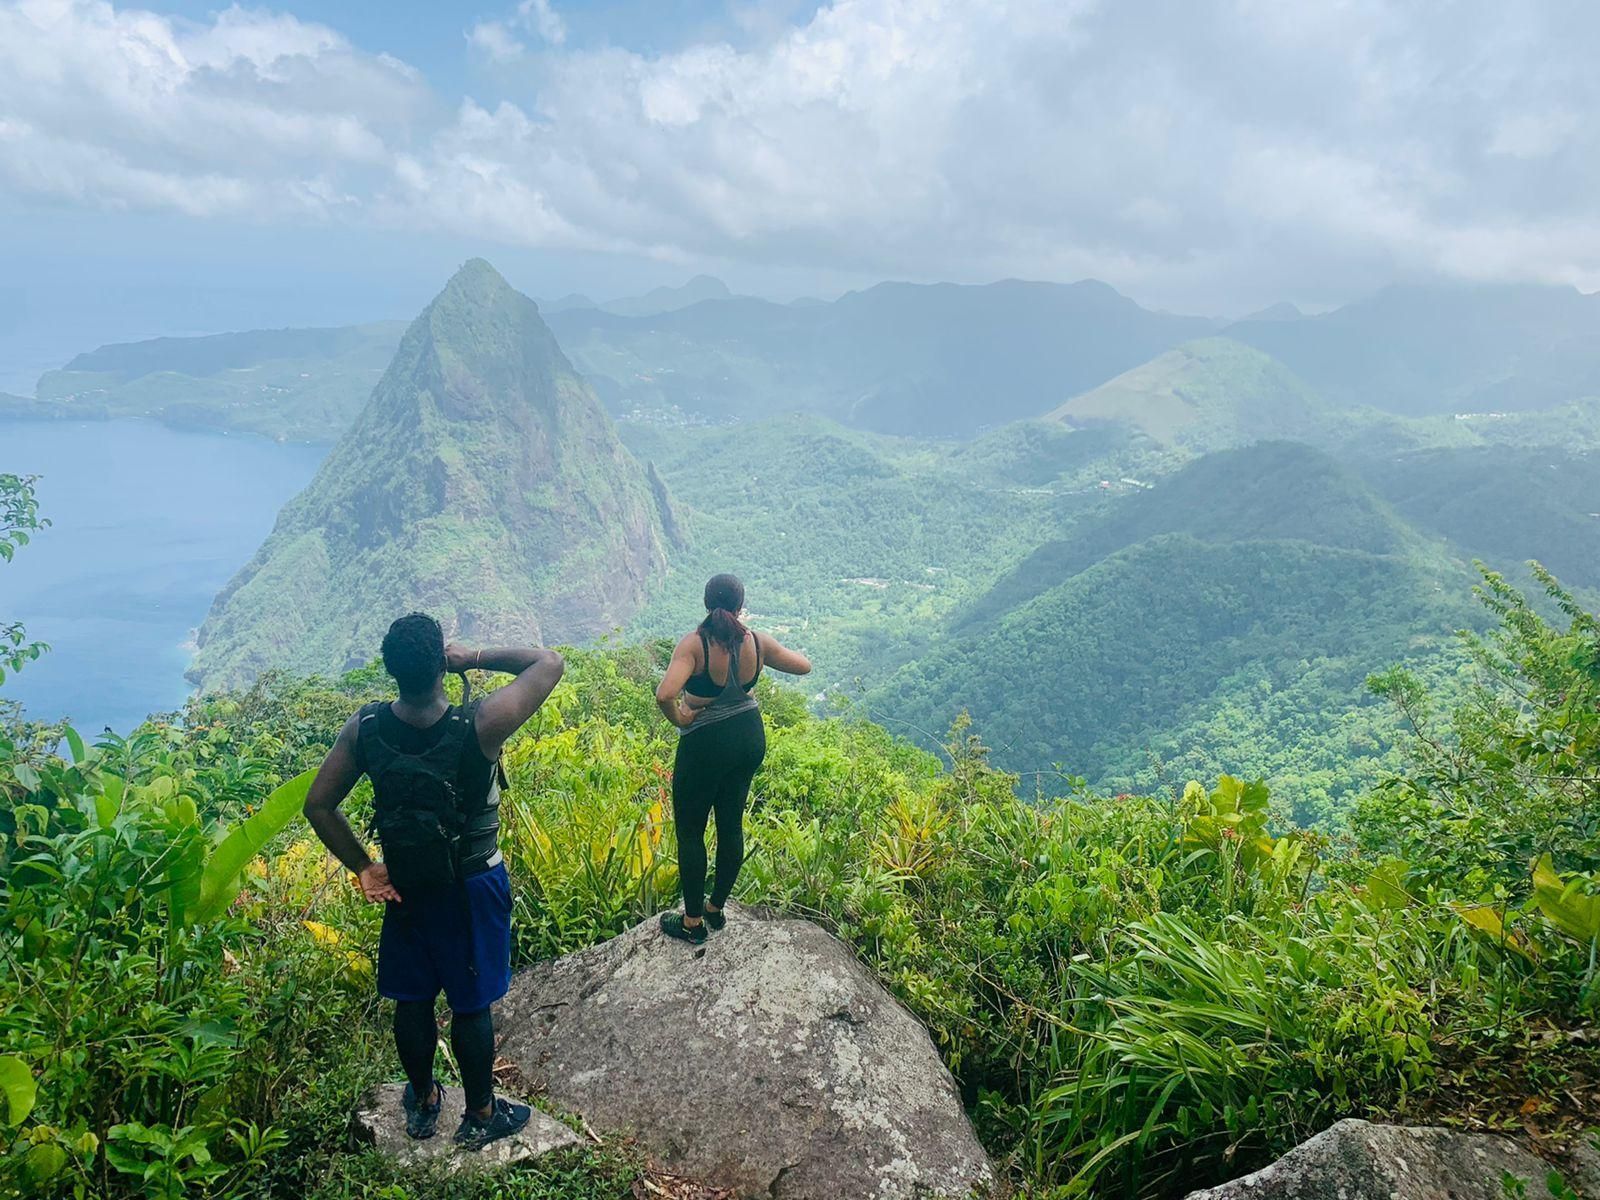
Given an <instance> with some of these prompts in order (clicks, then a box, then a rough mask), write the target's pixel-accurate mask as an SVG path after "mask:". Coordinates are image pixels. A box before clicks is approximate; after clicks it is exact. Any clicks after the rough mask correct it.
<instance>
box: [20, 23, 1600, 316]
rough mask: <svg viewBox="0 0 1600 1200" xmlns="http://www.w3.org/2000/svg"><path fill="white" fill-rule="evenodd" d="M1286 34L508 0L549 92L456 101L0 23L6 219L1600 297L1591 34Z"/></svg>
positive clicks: (342, 60) (315, 38) (1192, 286)
mask: <svg viewBox="0 0 1600 1200" xmlns="http://www.w3.org/2000/svg"><path fill="white" fill-rule="evenodd" d="M1293 12H1294V14H1295V15H1294V16H1293V17H1292V19H1291V18H1290V17H1289V16H1286V15H1285V13H1286V10H1285V9H1284V8H1283V6H1281V5H1277V4H1273V3H1268V2H1267V0H1210V2H1207V3H1195V4H1186V5H1177V6H1170V7H1165V8H1163V9H1162V12H1161V18H1160V20H1156V19H1153V17H1152V14H1151V10H1150V9H1149V7H1147V6H1144V5H1130V4H1112V3H1103V4H1102V3H1094V2H1091V0H1007V2H1005V3H1001V2H1000V0H988V2H984V0H920V2H914V0H835V3H833V4H831V5H829V6H826V7H824V8H821V9H820V10H819V11H817V13H816V14H815V16H814V17H812V18H811V19H809V20H808V21H807V22H806V23H805V24H803V25H801V26H799V27H789V26H781V27H773V28H771V29H770V31H769V32H767V33H766V34H765V35H764V36H763V37H762V38H758V39H756V40H755V41H754V42H753V44H751V45H749V46H745V47H739V48H736V47H733V46H731V45H727V44H722V43H717V42H708V43H701V44H696V45H690V46H688V47H686V48H684V49H682V50H680V51H675V52H672V53H668V54H661V55H643V54H638V53H633V52H630V51H627V50H624V49H619V48H617V47H615V46H604V47H600V48H584V47H578V46H574V45H571V44H569V41H568V36H567V29H566V26H565V23H564V22H563V21H562V19H561V16H560V14H559V13H558V12H557V11H556V10H555V9H554V8H552V7H551V5H550V4H549V3H548V2H547V0H522V3H521V4H519V5H518V7H517V8H516V9H515V10H514V11H512V12H510V13H508V14H506V15H505V16H503V17H502V18H500V19H498V20H485V21H480V22H479V23H478V24H476V25H474V26H473V27H472V28H471V29H470V30H469V31H468V33H467V37H468V40H469V41H470V43H471V45H472V47H473V48H474V49H475V50H476V51H478V52H480V53H482V54H484V55H486V56H487V57H489V58H490V59H492V60H495V61H498V62H502V63H504V62H508V61H510V60H513V59H518V58H521V57H523V56H524V55H527V54H528V53H529V46H530V45H532V43H533V42H534V41H535V40H537V41H538V42H539V43H541V44H542V49H541V51H540V54H539V56H538V60H537V61H538V66H539V70H538V72H537V91H536V93H530V94H520V95H514V94H513V93H507V94H506V95H497V94H493V93H491V94H489V95H486V96H479V97H477V98H475V99H471V100H467V101H465V102H464V103H462V104H460V105H458V106H455V107H453V108H446V107H444V106H442V105H440V103H439V102H438V98H437V97H436V96H435V95H434V94H433V93H432V92H431V90H430V89H429V87H428V85H427V83H426V81H425V80H424V79H423V78H422V77H421V76H420V75H419V73H418V72H416V71H415V70H413V69H412V68H410V67H408V66H406V65H405V64H402V63H398V62H396V61H394V60H393V59H389V58H385V57H382V56H374V55H370V54H366V53H363V52H362V51H360V50H359V49H357V48H355V47H353V46H351V45H350V44H349V43H348V41H346V39H344V38H343V37H342V36H341V35H340V34H339V33H338V32H337V31H335V30H332V29H329V28H327V27H325V26H321V25H316V24H311V23H307V22H302V21H299V20H296V19H295V18H293V17H289V16H281V15H274V14H271V13H265V12H259V11H255V10H248V11H247V10H242V9H238V8H234V9H229V10H227V11H226V12H224V13H222V14H220V15H218V16H217V17H215V18H214V19H213V20H211V21H210V22H209V23H203V24H188V23H184V22H178V21H174V20H172V19H169V18H165V17H161V16H157V15H154V14H151V13H148V12H142V11H138V10H135V9H114V8H113V7H111V6H110V5H109V4H106V3H101V2H92V0H0V192H3V191H8V190H9V191H13V192H18V193H25V194H32V195H42V196H47V197H54V198H57V199H59V200H60V201H62V202H68V203H73V204H83V205H101V206H140V207H154V208H172V209H177V210H178V211H181V212H185V213H189V214H192V215H195V216H213V215H230V216H247V217H252V218H258V219H269V220H307V219H316V220H345V219H348V220H352V221H368V222H382V223H385V224H390V225H395V226H401V227H407V228H423V229H436V230H447V231H452V232H456V233H462V234H467V235H470V236H473V237H484V238H492V239H497V240H501V241H505V242H511V243H516V244H522V245H538V246H559V247H582V248H591V249H604V250H617V251H622V252H630V253H640V254H649V255H655V256H659V257H664V258H672V259H678V260H683V261H691V260H694V259H697V258H706V259H735V260H742V261H745V262H748V263H755V264H760V263H768V264H809V265H815V266H821V267H827V268H831V269H835V270H840V271H847V272H857V273H859V274H861V275H863V276H869V275H900V276H912V277H919V276H920V277H939V276H947V277H949V276H954V277H967V278H974V277H992V276H997V275H1004V274H1016V275H1030V276H1036V277H1041V276H1042V277H1057V278H1060V277H1068V278H1070V277H1076V276H1079V275H1098V276H1100V277H1103V278H1107V279H1109V280H1110V281H1111V282H1113V283H1116V284H1118V285H1119V286H1122V287H1125V288H1129V289H1131V290H1133V291H1134V292H1135V294H1138V295H1140V296H1141V297H1149V298H1153V299H1155V300H1158V301H1163V302H1167V303H1190V304H1193V305H1198V306H1204V305H1205V303H1206V298H1207V297H1209V296H1212V295H1215V294H1219V293H1225V294H1228V295H1233V296H1241V297H1243V296H1251V297H1254V296H1262V297H1269V296H1272V295H1274V294H1276V293H1279V292H1282V293H1286V294H1294V295H1298V296H1302V297H1304V296H1306V295H1307V293H1308V289H1310V290H1314V289H1318V288H1320V289H1324V290H1325V291H1329V292H1334V293H1337V292H1338V291H1339V290H1340V289H1350V288H1357V287H1365V286H1371V285H1372V284H1374V283H1377V282H1382V281H1383V280H1384V279H1386V278H1389V277H1391V276H1393V275H1395V274H1397V273H1445V274H1449V275H1456V276H1466V277H1472V278H1489V279H1494V278H1507V279H1511V278H1515V279H1541V280H1549V281H1562V282H1575V283H1578V284H1580V285H1581V286H1585V287H1588V288H1595V287H1600V199H1597V197H1600V77H1597V76H1596V74H1595V73H1594V72H1593V71H1592V70H1591V69H1590V64H1589V63H1588V61H1587V59H1586V56H1585V54H1584V47H1585V46H1587V45H1590V44H1592V43H1593V40H1594V38H1593V35H1594V34H1596V33H1600V10H1595V9H1592V8H1590V7H1588V6H1585V5H1583V4H1580V3H1577V2H1576V0H1572V2H1568V0H1549V2H1548V3H1542V2H1541V3H1529V4H1527V5H1515V6H1503V7H1502V8H1499V9H1494V10H1490V9H1487V8H1482V9H1480V8H1463V9H1461V10H1459V11H1456V12H1455V15H1454V17H1453V18H1452V19H1450V20H1444V19H1441V17H1440V15H1439V13H1438V12H1437V11H1436V10H1434V9H1432V8H1431V7H1428V8H1425V7H1423V6H1415V7H1406V6H1395V5H1389V4H1379V3H1376V2H1371V0H1356V2H1351V3H1344V4H1339V5H1327V6H1314V7H1313V9H1310V10H1307V9H1305V8H1304V7H1303V6H1302V7H1300V8H1296V9H1294V10H1293ZM763 28H764V29H765V28H767V27H766V26H763ZM519 74H526V72H521V71H519ZM501 84H504V85H505V86H511V87H517V86H526V82H525V81H524V80H521V79H518V80H514V81H510V82H509V83H507V82H506V81H499V83H496V82H494V81H489V82H486V83H485V84H484V85H483V86H485V87H494V86H499V85H501Z"/></svg>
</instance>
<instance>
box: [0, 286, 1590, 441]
mask: <svg viewBox="0 0 1600 1200" xmlns="http://www.w3.org/2000/svg"><path fill="white" fill-rule="evenodd" d="M543 316H544V317H545V319H546V320H547V321H548V323H549V326H550V328H551V330H552V332H553V333H554V334H555V336H556V337H557V339H558V340H559V341H560V343H561V345H562V348H563V350H564V351H565V352H566V354H567V355H568V357H569V358H570V360H571V361H572V363H573V365H574V366H575V367H576V368H577V369H578V370H579V371H580V373H582V374H583V375H584V376H585V377H586V378H587V379H588V380H589V382H590V384H591V385H592V386H593V387H594V389H595V391H596V393H597V394H598V395H599V396H600V398H601V399H602V401H604V402H605V404H606V406H607V407H608V408H609V409H610V411H611V412H612V413H613V414H614V415H627V414H641V415H645V416H651V417H654V418H656V419H660V420H678V421H691V422H693V421H704V420H711V421H717V420H730V419H746V420H748V419H753V418H757V417H761V416H771V415H777V414H779V413H784V412H796V411H799V412H815V413H820V414H823V415H826V416H829V417H831V418H833V419H835V420H838V421H840V422H842V423H845V424H848V425H852V426H855V427H858V428H863V429H871V430H876V431H880V432H888V433H905V434H916V435H933V436H959V437H966V436H971V435H972V434H974V433H976V432H979V431H981V430H984V429H988V428H993V427H996V426H999V425H1002V424H1004V423H1006V422H1008V421H1013V420H1018V419H1022V418H1027V417H1037V416H1042V415H1044V414H1047V413H1055V414H1056V415H1057V416H1058V417H1060V418H1062V419H1066V420H1073V421H1078V420H1104V419H1123V417H1124V416H1125V415H1126V413H1127V412H1133V413H1134V416H1133V417H1132V419H1134V420H1135V421H1136V422H1137V423H1139V424H1141V427H1142V428H1144V429H1145V431H1146V432H1148V433H1150V434H1151V435H1152V436H1155V437H1157V438H1158V439H1162V440H1173V439H1176V440H1178V441H1184V440H1187V439H1190V438H1192V437H1193V435H1194V434H1195V433H1203V432H1204V426H1205V424H1206V422H1207V421H1210V420H1212V419H1214V414H1212V415H1207V414H1205V413H1203V412H1201V411H1200V410H1201V409H1203V408H1205V406H1206V405H1207V403H1208V401H1207V399H1206V397H1207V396H1208V395H1210V396H1215V395H1216V393H1217V389H1218V388H1219V387H1220V388H1223V389H1227V390H1236V389H1238V388H1241V387H1242V388H1246V389H1248V390H1250V391H1251V392H1252V393H1253V394H1255V395H1256V397H1257V401H1256V403H1255V406H1254V408H1253V409H1252V410H1251V411H1249V412H1247V413H1244V414H1242V416H1243V419H1244V420H1245V421H1246V423H1247V424H1248V425H1250V426H1251V427H1252V428H1253V427H1254V426H1255V424H1256V422H1257V421H1258V420H1260V419H1263V418H1264V419H1266V420H1267V421H1269V422H1270V423H1275V424H1278V425H1280V426H1281V432H1284V433H1288V434H1292V435H1295V436H1298V435H1299V432H1300V430H1299V427H1298V426H1297V425H1296V422H1297V421H1301V422H1303V421H1304V420H1305V419H1307V417H1308V414H1309V413H1310V411H1311V410H1314V409H1315V408H1316V407H1317V406H1318V404H1319V403H1321V404H1324V405H1331V406H1333V407H1335V408H1337V409H1347V408H1365V409H1371V410H1374V411H1382V412H1387V413H1391V414H1395V415H1400V416H1420V417H1427V416H1437V415H1448V414H1454V413H1458V412H1467V413H1480V412H1519V411H1529V410H1537V409H1542V408H1546V407H1549V406H1550V405H1553V404H1559V403H1565V402H1568V401H1571V400H1573V399H1576V398H1579V397H1583V396H1588V395H1594V394H1597V393H1600V297H1595V296H1589V295H1584V294H1582V293H1580V292H1577V291H1576V290H1574V289H1570V288H1557V287H1531V286H1481V287H1475V286H1465V285H1460V286H1450V287H1442V286H1440V287H1416V286H1412V287H1393V288H1389V289H1386V290H1385V291H1383V292H1380V293H1378V294H1377V295H1374V296H1372V297H1369V298H1367V299H1364V300H1360V301H1357V302H1355V303H1353V304H1350V305H1346V306H1345V307H1343V308H1339V309H1336V310H1334V311H1332V312H1329V313H1325V314H1322V315H1319V316H1304V315H1302V314H1301V313H1299V311H1298V310H1296V309H1294V307H1293V306H1291V305H1279V306H1274V307H1273V308H1271V309H1268V310H1265V311H1264V312H1262V313H1259V314H1256V315H1255V316H1254V317H1252V318H1249V319H1246V320H1243V321H1238V322H1234V323H1231V324H1230V323H1227V322H1222V321H1218V320H1214V319H1211V318H1206V317H1185V316H1174V315H1171V314H1167V313H1159V312H1152V311H1150V310H1148V309H1145V308H1143V307H1141V306H1140V305H1138V304H1136V303H1135V302H1133V301H1132V300H1129V299H1128V298H1127V297H1125V296H1122V295H1120V294H1119V293H1117V292H1116V291H1114V290H1113V289H1111V288H1110V287H1107V286H1106V285H1104V284H1100V283H1095V282H1093V281H1085V282H1082V283H1076V284H1052V283H1024V282H1019V281H1004V282H1000V283H994V284H988V285H983V286H964V285H956V284H930V285H922V284H897V283H885V284H880V285H878V286H876V287H873V288H869V289H867V290H865V291H861V292H851V293H848V294H846V295H844V296H841V297H840V298H839V299H837V300H834V301H831V302H826V303H824V302H820V301H819V302H815V303H804V304H777V303H773V302H771V301H767V300H761V299H757V298H754V297H746V296H735V295H733V294H731V293H730V292H729V291H728V289H727V287H726V286H725V285H723V284H722V283H721V282H720V281H718V280H715V279H712V278H710V277H707V276H701V277H697V278H696V279H693V280H691V281H689V283H687V284H686V285H684V286H683V287H681V288H659V289H656V290H655V291H653V292H651V293H648V294H647V295H644V296H640V297H630V298H623V299H618V300H614V301H610V302H607V303H605V304H598V305H597V304H595V303H594V302H592V301H590V300H588V299H587V298H585V297H582V296H569V297H564V298H562V299H560V300H557V301H551V302H547V304H546V305H545V306H544V308H543ZM402 329H403V325H402V324H401V323H400V322H381V323H378V324H374V325H365V326H352V327H347V328H342V329H331V330H293V329H291V330H276V331H254V332H250V333H241V334H223V335H217V336H214V337H205V338H162V339H157V340H155V341H151V342H140V343H133V344H129V345H122V346H107V347H102V348H101V349H99V350H96V351H94V352H92V353H89V354H83V355H79V356H78V357H77V358H75V359H73V360H72V361H71V362H69V363H67V364H66V365H65V366H64V367H63V368H61V369H60V370H57V371H51V372H49V373H47V374H46V375H45V376H44V377H43V378H41V380H40V381H39V385H38V388H37V391H36V395H35V397H33V398H31V400H21V401H19V400H17V399H15V398H10V399H5V398H0V414H3V413H8V412H9V413H11V414H14V415H15V414H27V415H35V416H49V415H63V414H71V415H77V416H109V415H124V416H128V415H132V416H152V417H157V418H159V419H162V420H166V421H169V422H172V423H175V424H180V425H188V426H199V427H208V428H218V429H240V430H246V431H249V432H256V433H265V434H268V435H269V436H275V437H280V438H289V439H294V440H311V441H317V440H325V441H331V440H333V439H334V438H335V437H337V436H338V434H339V433H341V432H342V431H343V430H344V429H345V428H346V427H348V425H349V423H350V421H351V420H353V419H354V416H355V413H356V412H357V411H358V410H359V408H360V406H361V404H362V403H363V402H364V401H365V399H366V396H367V393H368V392H369V391H370V389H371V387H372V386H373V384H375V383H376V381H377V376H378V375H379V374H381V372H382V370H383V368H384V366H385V365H386V364H387V362H388V359H389V357H390V356H391V355H392V354H393V351H394V349H395V346H396V345H397V344H398V341H399V337H400V333H401V331H402ZM1218 336H1220V337H1222V338H1223V339H1225V341H1223V342H1216V341H1207V342H1203V343H1202V344H1200V345H1197V346H1196V345H1191V343H1193V342H1195V341H1196V339H1212V338H1215V337H1218ZM1180 347H1182V348H1183V349H1182V350H1181V351H1180V350H1179V348H1180ZM1244 347H1248V348H1251V349H1253V350H1254V351H1256V352H1257V354H1256V356H1255V357H1252V356H1251V355H1250V354H1248V353H1246V352H1245V350H1244V349H1243V348H1244ZM1174 351H1177V352H1178V354H1179V357H1177V358H1168V357H1165V356H1167V355H1168V354H1169V353H1171V352H1174ZM1102 388H1109V390H1099V389H1102ZM1280 410H1281V411H1280ZM1301 410H1305V411H1301ZM1196 423H1198V427H1197V428H1196V429H1192V430H1190V431H1188V432H1186V433H1180V428H1181V427H1184V426H1190V425H1195V424H1196Z"/></svg>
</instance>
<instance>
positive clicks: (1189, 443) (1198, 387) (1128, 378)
mask: <svg viewBox="0 0 1600 1200" xmlns="http://www.w3.org/2000/svg"><path fill="white" fill-rule="evenodd" d="M1321 411H1322V405H1321V402H1320V401H1319V400H1318V398H1317V396H1316V394H1315V393H1314V392H1312V390H1311V389H1310V388H1309V387H1307V386H1306V385H1305V383H1303V382H1302V381H1301V380H1300V379H1299V378H1297V377H1296V376H1295V374H1294V373H1293V372H1292V371H1290V370H1289V369H1288V368H1287V367H1285V366H1284V365H1283V364H1282V363H1280V362H1277V361H1276V360H1274V359H1273V358H1272V357H1271V356H1269V355H1266V354H1263V353H1262V352H1261V351H1259V350H1254V349H1252V348H1251V347H1249V346H1246V345H1243V344H1241V343H1239V342H1235V341H1232V340H1231V339H1229V338H1222V337H1213V338H1203V339H1201V340H1200V341H1197V342H1188V343H1186V344H1184V345H1182V346H1177V347H1175V348H1173V349H1171V350H1168V351H1167V352H1166V353H1164V354H1160V355H1158V356H1156V357H1155V358H1153V359H1151V360H1150V361H1149V362H1145V363H1141V364H1139V365H1138V366H1137V367H1134V368H1133V369H1132V370H1130V371H1124V372H1123V373H1122V374H1120V375H1118V376H1117V377H1116V378H1114V379H1110V380H1108V381H1106V382H1105V383H1103V384H1101V385H1100V386H1099V387H1097V388H1094V389H1092V390H1090V391H1087V392H1084V393H1082V394H1080V395H1077V396H1074V397H1073V398H1072V399H1071V400H1068V401H1067V402H1066V403H1065V404H1063V405H1062V406H1061V407H1060V408H1058V409H1056V410H1055V411H1054V412H1052V413H1051V414H1050V419H1052V420H1056V421H1061V422H1063V423H1064V424H1067V425H1071V426H1074V427H1079V428H1082V427H1090V426H1095V425H1101V424H1112V425H1122V426H1126V427H1128V428H1132V429H1137V430H1138V431H1139V432H1141V433H1143V434H1145V435H1146V436H1148V437H1150V438H1152V439H1153V440H1155V441H1157V442H1160V443H1161V444H1162V445H1164V446H1183V447H1186V448H1188V449H1192V450H1197V451H1199V452H1201V453H1205V452H1208V451H1212V450H1222V449H1228V448H1230V447H1233V446H1242V445H1246V444H1248V443H1250V442H1252V441H1257V440H1260V439H1266V438H1284V437H1291V438H1292V437H1305V436H1307V435H1308V434H1310V433H1311V432H1313V431H1314V430H1315V429H1316V428H1317V425H1318V420H1319V416H1320V414H1321Z"/></svg>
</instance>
